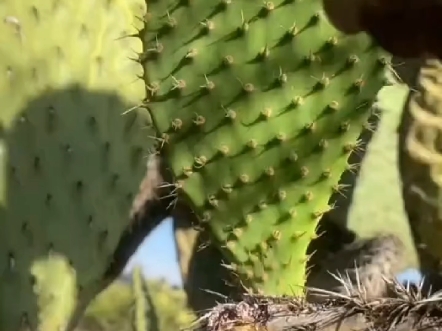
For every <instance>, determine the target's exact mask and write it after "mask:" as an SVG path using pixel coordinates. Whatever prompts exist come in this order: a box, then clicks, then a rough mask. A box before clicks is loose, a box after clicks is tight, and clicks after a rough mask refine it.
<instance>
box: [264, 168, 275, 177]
mask: <svg viewBox="0 0 442 331" xmlns="http://www.w3.org/2000/svg"><path fill="white" fill-rule="evenodd" d="M264 173H265V174H266V175H267V176H269V177H273V176H274V175H275V169H274V168H273V167H268V168H266V169H265V171H264Z"/></svg>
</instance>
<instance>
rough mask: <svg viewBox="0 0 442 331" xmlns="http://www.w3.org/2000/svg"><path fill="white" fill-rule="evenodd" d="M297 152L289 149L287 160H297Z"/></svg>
mask: <svg viewBox="0 0 442 331" xmlns="http://www.w3.org/2000/svg"><path fill="white" fill-rule="evenodd" d="M298 158H299V157H298V154H297V153H296V152H295V151H291V152H290V154H289V156H288V160H289V161H290V162H297V161H298Z"/></svg>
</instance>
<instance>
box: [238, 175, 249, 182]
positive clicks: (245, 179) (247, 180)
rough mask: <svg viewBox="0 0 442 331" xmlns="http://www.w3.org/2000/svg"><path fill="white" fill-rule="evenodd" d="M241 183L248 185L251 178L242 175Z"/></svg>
mask: <svg viewBox="0 0 442 331" xmlns="http://www.w3.org/2000/svg"><path fill="white" fill-rule="evenodd" d="M239 181H240V182H241V183H243V184H247V183H248V182H250V177H249V176H248V175H246V174H242V175H240V176H239Z"/></svg>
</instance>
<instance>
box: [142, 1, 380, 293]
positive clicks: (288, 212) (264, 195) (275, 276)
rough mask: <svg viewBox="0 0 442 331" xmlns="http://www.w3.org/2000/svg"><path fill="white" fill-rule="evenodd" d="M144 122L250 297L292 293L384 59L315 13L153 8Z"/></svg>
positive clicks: (252, 4) (229, 6) (188, 4)
mask: <svg viewBox="0 0 442 331" xmlns="http://www.w3.org/2000/svg"><path fill="white" fill-rule="evenodd" d="M145 17H146V28H145V30H144V31H141V35H142V37H143V38H144V53H143V54H141V61H142V62H143V63H144V68H145V78H146V81H147V89H148V91H149V98H148V99H149V108H150V110H151V114H152V117H153V120H154V124H155V126H156V129H157V131H158V136H159V139H161V142H162V146H163V148H162V153H163V155H164V157H165V158H166V160H167V162H168V164H169V165H170V168H171V171H172V173H173V175H174V177H175V185H176V186H177V188H178V189H179V191H180V192H182V194H183V196H184V197H185V199H187V200H188V201H190V202H191V203H192V205H193V207H194V209H195V211H196V213H197V214H198V216H199V217H200V219H201V221H202V222H206V223H207V224H208V225H209V226H210V228H211V229H212V231H213V233H214V236H215V239H216V241H217V242H218V243H219V245H220V246H221V247H223V248H225V249H224V252H225V254H226V255H225V256H226V258H227V260H228V261H229V262H231V267H232V268H234V269H235V271H236V272H237V273H238V274H239V275H240V276H241V278H242V280H243V281H244V283H245V284H253V285H254V287H255V289H261V290H263V291H264V292H266V293H270V294H284V293H293V291H296V288H295V287H296V285H303V282H304V278H305V261H306V259H307V257H306V248H307V246H308V244H309V242H310V241H311V239H312V238H313V237H314V236H315V235H316V234H315V228H316V225H317V222H318V220H319V219H320V217H321V215H322V214H323V213H324V212H325V211H327V210H329V208H330V206H329V198H330V196H331V194H332V193H333V192H334V191H339V186H338V181H339V178H340V176H341V174H342V172H343V171H345V170H346V169H348V168H349V167H351V165H349V164H348V163H347V159H348V156H349V154H350V153H351V152H352V151H353V150H355V148H357V147H358V141H357V138H358V136H359V134H360V132H361V130H362V129H363V127H364V126H365V125H367V123H366V122H367V119H368V117H369V115H370V106H371V103H372V101H373V99H374V97H375V95H376V93H377V92H378V90H379V89H380V87H381V86H382V84H383V78H384V67H385V65H386V64H387V58H385V57H383V54H382V53H381V52H380V50H379V49H378V48H377V47H376V46H375V45H373V43H372V41H371V40H370V39H369V38H368V37H366V36H365V35H359V36H354V37H348V36H343V35H340V34H338V32H337V31H336V30H334V29H333V28H332V26H331V25H330V23H329V22H328V21H327V19H326V18H325V16H324V14H323V13H322V11H321V2H320V1H317V0H298V1H288V0H286V1H282V0H278V1H275V2H270V1H258V0H256V1H250V0H249V1H245V0H244V1H239V0H220V1H207V0H188V1H177V0H157V1H149V3H148V13H147V14H146V16H145Z"/></svg>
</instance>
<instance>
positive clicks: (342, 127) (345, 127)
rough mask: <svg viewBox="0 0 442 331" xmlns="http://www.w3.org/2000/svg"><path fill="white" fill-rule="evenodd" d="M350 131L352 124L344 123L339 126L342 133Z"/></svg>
mask: <svg viewBox="0 0 442 331" xmlns="http://www.w3.org/2000/svg"><path fill="white" fill-rule="evenodd" d="M349 129H350V123H349V122H344V123H341V125H339V131H340V132H347V131H348V130H349Z"/></svg>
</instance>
